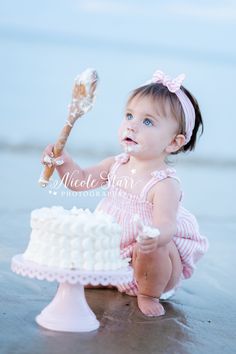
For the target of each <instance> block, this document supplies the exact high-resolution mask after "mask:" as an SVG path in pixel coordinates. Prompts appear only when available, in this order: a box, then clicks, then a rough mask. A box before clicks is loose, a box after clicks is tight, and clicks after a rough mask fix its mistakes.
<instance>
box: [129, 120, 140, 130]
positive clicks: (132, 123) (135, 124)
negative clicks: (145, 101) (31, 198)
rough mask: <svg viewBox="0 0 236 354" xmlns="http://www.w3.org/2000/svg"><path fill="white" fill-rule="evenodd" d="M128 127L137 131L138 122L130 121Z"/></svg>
mask: <svg viewBox="0 0 236 354" xmlns="http://www.w3.org/2000/svg"><path fill="white" fill-rule="evenodd" d="M127 129H128V130H131V131H134V132H135V131H137V129H138V122H135V121H130V122H128V125H127Z"/></svg>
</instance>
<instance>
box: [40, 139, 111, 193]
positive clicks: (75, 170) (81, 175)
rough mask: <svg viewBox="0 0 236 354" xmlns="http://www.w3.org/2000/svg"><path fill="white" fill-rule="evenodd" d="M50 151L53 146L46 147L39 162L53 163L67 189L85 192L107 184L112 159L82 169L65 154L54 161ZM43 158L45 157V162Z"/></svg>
mask: <svg viewBox="0 0 236 354" xmlns="http://www.w3.org/2000/svg"><path fill="white" fill-rule="evenodd" d="M52 149H53V145H48V146H47V147H46V149H45V150H44V152H43V156H42V159H41V162H42V163H44V164H49V165H50V163H53V164H54V165H55V168H56V169H57V172H58V174H59V176H60V178H61V180H62V182H63V183H64V184H65V185H66V187H67V188H69V189H71V190H73V191H85V190H88V189H94V188H98V187H101V186H102V185H104V184H106V183H107V179H108V174H109V171H110V169H111V166H112V164H113V163H114V162H115V158H114V157H112V156H111V157H108V158H106V159H105V160H102V161H101V162H100V163H99V164H97V165H95V166H92V167H88V168H86V169H82V168H81V167H80V166H79V165H77V164H76V163H75V162H74V161H73V159H72V158H71V157H70V155H69V154H67V153H66V152H63V153H62V155H61V156H59V157H58V158H56V159H54V158H53V153H52ZM45 157H47V159H46V160H45Z"/></svg>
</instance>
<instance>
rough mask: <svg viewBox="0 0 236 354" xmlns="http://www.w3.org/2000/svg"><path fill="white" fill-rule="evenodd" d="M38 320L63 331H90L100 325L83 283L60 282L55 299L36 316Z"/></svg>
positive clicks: (52, 328)
mask: <svg viewBox="0 0 236 354" xmlns="http://www.w3.org/2000/svg"><path fill="white" fill-rule="evenodd" d="M36 322H37V323H38V324H39V325H40V326H42V327H44V328H47V329H51V330H54V331H63V332H89V331H94V330H96V329H97V328H98V327H99V322H98V320H97V319H96V316H95V315H94V313H93V312H92V310H91V309H90V307H89V305H88V303H87V301H86V299H85V294H84V287H83V285H81V284H79V283H77V284H70V283H67V282H65V283H60V284H59V287H58V290H57V293H56V295H55V297H54V298H53V300H52V301H51V302H50V304H49V305H47V306H46V307H45V308H44V310H43V311H42V312H41V313H40V314H39V315H38V316H37V317H36Z"/></svg>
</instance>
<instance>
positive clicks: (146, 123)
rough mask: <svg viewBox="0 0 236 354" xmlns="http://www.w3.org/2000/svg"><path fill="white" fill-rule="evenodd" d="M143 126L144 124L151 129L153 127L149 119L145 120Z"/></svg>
mask: <svg viewBox="0 0 236 354" xmlns="http://www.w3.org/2000/svg"><path fill="white" fill-rule="evenodd" d="M143 124H145V125H146V126H147V127H151V126H152V125H153V123H152V121H151V120H150V119H149V118H145V119H144V121H143Z"/></svg>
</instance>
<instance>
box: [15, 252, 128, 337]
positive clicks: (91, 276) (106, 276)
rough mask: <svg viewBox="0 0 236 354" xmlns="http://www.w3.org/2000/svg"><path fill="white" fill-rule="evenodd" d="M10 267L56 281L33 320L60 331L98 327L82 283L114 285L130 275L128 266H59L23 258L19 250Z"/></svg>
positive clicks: (33, 276)
mask: <svg viewBox="0 0 236 354" xmlns="http://www.w3.org/2000/svg"><path fill="white" fill-rule="evenodd" d="M11 269H12V271H13V272H15V273H17V274H20V275H22V276H28V277H30V278H36V279H39V280H48V281H54V280H56V281H58V282H59V287H58V289H57V292H56V295H55V297H54V298H53V300H52V301H51V302H50V303H49V305H47V306H46V307H45V308H44V309H43V310H42V312H41V313H40V314H39V315H38V316H37V317H36V322H37V323H38V324H39V325H40V326H42V327H45V328H47V329H51V330H54V331H63V332H89V331H93V330H96V329H97V328H98V327H99V321H98V320H97V318H96V316H95V314H94V313H93V311H92V310H91V309H90V307H89V305H88V303H87V301H86V298H85V294H84V285H86V284H92V285H99V284H101V285H109V284H110V285H118V284H124V283H128V282H130V281H132V279H133V270H132V268H131V267H127V268H125V269H119V270H115V271H91V272H90V271H82V270H81V271H80V270H77V269H75V270H70V269H60V268H54V267H47V266H40V265H38V264H37V263H34V262H30V261H26V260H25V259H24V258H23V257H22V254H19V255H16V256H14V257H13V258H12V263H11Z"/></svg>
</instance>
